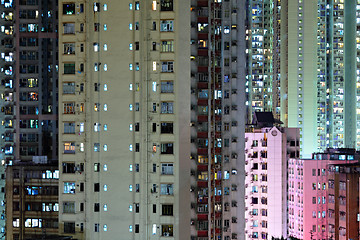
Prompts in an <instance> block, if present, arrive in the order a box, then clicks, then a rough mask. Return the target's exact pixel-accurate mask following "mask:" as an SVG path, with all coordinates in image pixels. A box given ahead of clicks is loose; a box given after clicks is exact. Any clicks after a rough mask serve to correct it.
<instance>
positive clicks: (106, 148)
mask: <svg viewBox="0 0 360 240" xmlns="http://www.w3.org/2000/svg"><path fill="white" fill-rule="evenodd" d="M107 150H108V146H107V144H104V151H105V152H106V151H107Z"/></svg>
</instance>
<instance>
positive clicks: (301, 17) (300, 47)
mask: <svg viewBox="0 0 360 240" xmlns="http://www.w3.org/2000/svg"><path fill="white" fill-rule="evenodd" d="M303 8H304V3H303V1H302V0H299V2H298V9H299V10H298V53H299V55H298V56H299V57H298V91H297V92H298V103H299V104H298V116H297V119H298V127H299V128H300V139H301V140H302V129H303V126H304V124H303V113H304V112H303V101H304V96H303V94H304V91H303V88H304V84H303V79H304V77H303V75H304V71H303V68H304V64H303V61H304V57H303V53H304V52H303V48H304V45H303V33H304V15H303Z"/></svg>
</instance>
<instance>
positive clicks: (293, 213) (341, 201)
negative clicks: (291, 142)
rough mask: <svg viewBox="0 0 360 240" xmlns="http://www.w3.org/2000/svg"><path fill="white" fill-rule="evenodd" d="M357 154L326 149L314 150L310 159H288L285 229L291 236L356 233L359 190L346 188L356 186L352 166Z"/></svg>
mask: <svg viewBox="0 0 360 240" xmlns="http://www.w3.org/2000/svg"><path fill="white" fill-rule="evenodd" d="M359 157H360V155H359V152H356V151H355V150H354V149H328V150H326V151H325V152H323V153H314V154H313V157H312V159H300V160H290V161H289V165H288V186H289V191H288V204H289V224H288V229H289V235H290V236H291V237H295V238H298V239H311V238H312V239H349V237H350V238H351V237H354V236H355V235H354V233H355V231H356V230H355V229H357V228H358V223H355V222H356V221H355V218H356V216H357V215H356V213H357V212H358V205H359V203H358V199H357V197H356V196H357V195H358V191H353V192H352V191H345V190H346V189H348V190H349V187H351V189H356V188H358V186H357V185H356V184H357V182H356V181H358V178H357V177H356V176H357V175H356V171H355V170H356V168H351V166H352V165H354V164H357V163H358V161H359ZM337 164H339V165H342V166H343V167H342V168H341V169H342V171H341V172H339V169H340V168H339V167H335V166H336V165H337ZM344 169H345V170H344ZM349 169H352V170H349ZM346 173H348V175H347V174H346ZM340 176H341V177H340ZM347 178H348V179H349V181H346V179H347ZM350 179H351V180H352V181H351V183H350ZM349 229H351V234H352V235H349V232H350V231H349ZM344 236H347V237H344ZM354 239H356V238H354Z"/></svg>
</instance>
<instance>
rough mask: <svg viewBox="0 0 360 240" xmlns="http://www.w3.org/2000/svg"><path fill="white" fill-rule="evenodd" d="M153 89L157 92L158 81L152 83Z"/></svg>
mask: <svg viewBox="0 0 360 240" xmlns="http://www.w3.org/2000/svg"><path fill="white" fill-rule="evenodd" d="M152 90H153V92H156V82H153V83H152Z"/></svg>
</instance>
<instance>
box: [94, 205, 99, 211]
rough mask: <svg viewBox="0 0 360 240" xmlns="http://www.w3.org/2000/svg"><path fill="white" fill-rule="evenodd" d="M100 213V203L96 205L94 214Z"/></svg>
mask: <svg viewBox="0 0 360 240" xmlns="http://www.w3.org/2000/svg"><path fill="white" fill-rule="evenodd" d="M99 211H100V203H94V212H99Z"/></svg>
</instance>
